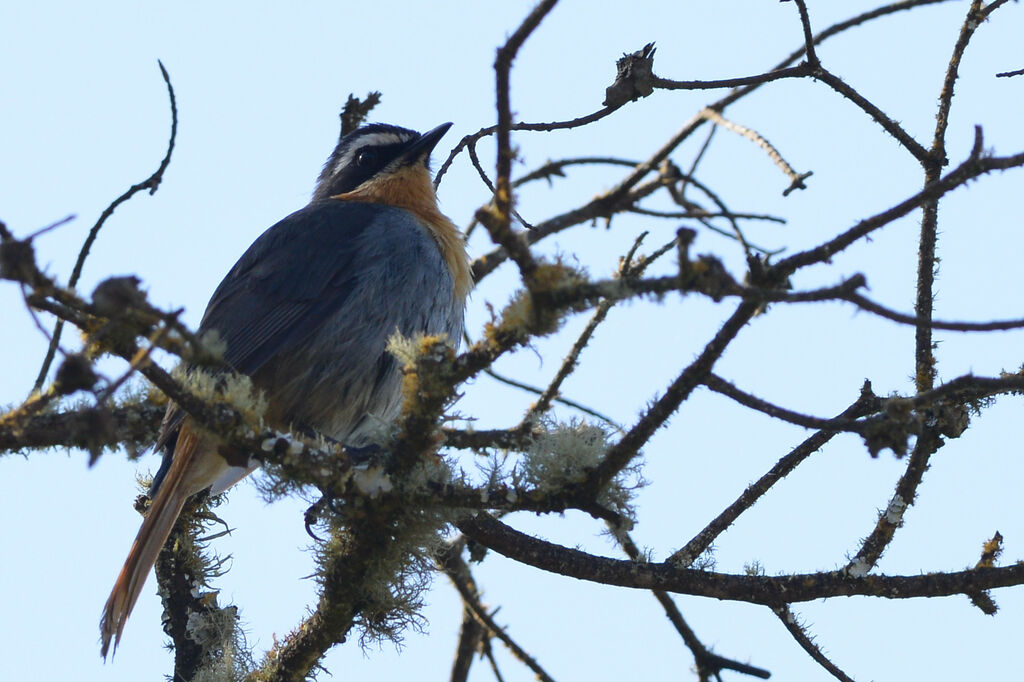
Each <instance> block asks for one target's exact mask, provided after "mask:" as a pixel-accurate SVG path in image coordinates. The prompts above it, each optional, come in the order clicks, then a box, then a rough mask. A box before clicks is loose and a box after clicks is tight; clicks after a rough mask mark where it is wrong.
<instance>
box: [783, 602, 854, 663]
mask: <svg viewBox="0 0 1024 682" xmlns="http://www.w3.org/2000/svg"><path fill="white" fill-rule="evenodd" d="M772 613H774V614H775V615H776V616H778V617H779V620H781V621H782V624H783V626H785V628H786V630H788V631H789V634H791V635H793V639H795V640H796V641H797V644H799V645H800V647H801V648H802V649H803V650H804V651H806V652H807V655H808V656H810V657H811V658H813V659H814V660H815V661H816V662H817V663H818V664H819V665H820V666H821V667H822V668H824V669H825V670H827V671H828V673H829V674H830V675H832V677H834V678H836V679H837V680H839V681H840V682H854V680H853V678H852V677H850V676H849V675H847V674H846V673H844V672H843V671H842V670H841V669H840V668H839V666H837V665H836V664H835V663H833V662H832V661H831V660H829V658H828V656H826V655H825V652H824V651H822V650H821V647H819V646H818V645H817V644H815V643H814V640H813V639H811V636H810V634H808V632H807V631H806V630H805V629H804V628H803V626H801V625H800V623H798V622H797V618H796V614H794V613H793V611H792V609H790V608H789V605H788V604H784V605H782V606H777V607H774V608H773V609H772Z"/></svg>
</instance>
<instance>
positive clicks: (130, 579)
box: [100, 426, 200, 658]
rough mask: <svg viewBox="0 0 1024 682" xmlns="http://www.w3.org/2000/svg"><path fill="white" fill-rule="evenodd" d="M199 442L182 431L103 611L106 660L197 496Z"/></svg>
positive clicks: (101, 624) (103, 643) (186, 430)
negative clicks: (194, 475)
mask: <svg viewBox="0 0 1024 682" xmlns="http://www.w3.org/2000/svg"><path fill="white" fill-rule="evenodd" d="M199 440H200V439H199V437H198V434H196V433H195V432H193V431H191V429H189V428H187V426H186V427H183V428H182V432H181V434H180V435H179V438H178V446H177V447H176V448H175V452H174V459H175V461H174V463H173V464H172V466H171V468H170V470H169V471H168V472H167V477H166V478H165V479H164V481H163V483H161V485H160V489H159V490H158V491H157V493H156V496H155V497H154V498H153V503H152V504H151V505H150V507H149V512H148V513H147V514H146V518H145V519H144V520H143V522H142V527H141V528H139V534H138V535H136V536H135V542H134V543H133V544H132V548H131V551H129V552H128V558H127V559H125V562H124V566H123V567H122V568H121V573H120V575H118V576H117V582H115V583H114V589H113V590H111V591H110V597H109V598H108V599H107V604H106V606H104V607H103V617H102V618H101V619H100V638H101V641H102V645H101V649H100V653H101V654H102V655H103V658H106V657H107V651H108V650H109V649H110V643H111V640H112V639H113V643H114V651H117V645H118V642H120V641H121V632H122V631H123V630H124V626H125V623H126V622H127V621H128V616H129V615H131V612H132V608H134V606H135V602H136V600H138V598H139V594H140V593H141V592H142V587H143V585H145V583H146V578H147V577H148V576H149V571H150V569H152V568H153V565H154V564H155V563H156V558H157V555H159V554H160V550H161V549H162V548H163V546H164V543H165V542H167V537H168V536H169V535H170V534H171V529H172V528H173V527H174V522H175V521H177V520H178V516H179V515H180V514H181V510H182V508H183V507H184V506H185V500H187V499H188V498H189V496H190V495H192V493H194V492H196V490H195V489H193V486H192V485H189V484H190V483H191V481H190V480H188V479H189V478H191V477H190V476H189V473H191V472H189V469H190V467H189V466H188V464H189V462H191V461H192V460H193V457H194V456H195V454H196V450H197V448H198V447H199V445H200V443H199ZM112 653H113V652H112Z"/></svg>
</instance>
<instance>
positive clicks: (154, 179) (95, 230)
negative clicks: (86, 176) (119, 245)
mask: <svg viewBox="0 0 1024 682" xmlns="http://www.w3.org/2000/svg"><path fill="white" fill-rule="evenodd" d="M157 64H158V65H159V66H160V74H161V75H162V76H163V79H164V83H166V84H167V96H168V97H169V98H170V101H171V135H170V139H169V140H168V142H167V153H166V154H164V158H163V160H161V161H160V165H159V166H158V167H157V169H156V171H155V172H154V173H153V174H152V175H150V176H149V177H148V178H146V179H145V180H143V181H142V182H140V183H138V184H135V185H132V186H131V187H129V188H128V190H127V191H126V192H125V193H124V194H122V195H121V196H119V197H118V198H117V199H114V201H113V202H111V204H110V205H109V206H107V208H106V209H104V211H103V213H101V214H100V217H99V219H98V220H97V221H96V224H95V225H93V226H92V229H91V230H89V235H88V236H87V237H86V239H85V242H84V243H83V244H82V248H81V250H80V251H79V252H78V259H77V260H76V261H75V267H74V268H73V269H72V271H71V277H70V278H69V279H68V285H67V286H68V288H69V289H74V288H75V285H76V284H78V279H79V277H81V276H82V268H83V267H84V266H85V259H86V257H88V255H89V250H90V249H91V248H92V245H93V242H95V241H96V237H97V236H98V235H99V232H100V228H102V227H103V224H104V223H105V222H107V218H109V217H110V216H112V215H113V214H114V211H115V210H117V207H118V206H120V205H121V204H123V203H124V202H126V201H128V200H129V199H131V198H132V197H133V196H135V195H136V194H138V193H139V192H141V191H142V190H144V189H148V190H149V193H150V194H155V193H156V190H157V188H158V187H159V186H160V182H161V181H162V180H163V177H164V171H165V170H167V166H168V165H169V164H170V163H171V153H172V152H173V151H174V140H175V137H176V136H177V134H178V103H177V101H176V100H175V98H174V87H173V86H172V85H171V77H170V75H169V74H168V73H167V69H165V68H164V65H163V62H161V61H159V60H158V61H157ZM63 329H64V321H63V320H57V323H56V325H54V328H53V336H52V337H51V338H50V346H49V348H48V349H47V351H46V357H45V358H44V359H43V365H42V367H40V368H39V375H38V376H37V377H36V382H35V385H34V386H33V389H32V390H33V391H38V390H39V389H40V388H42V386H43V382H45V381H46V375H47V374H48V373H49V372H50V365H51V364H52V363H53V358H54V355H55V354H56V352H57V347H58V346H59V345H60V336H61V332H62V331H63Z"/></svg>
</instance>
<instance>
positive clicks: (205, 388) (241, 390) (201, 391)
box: [173, 366, 267, 426]
mask: <svg viewBox="0 0 1024 682" xmlns="http://www.w3.org/2000/svg"><path fill="white" fill-rule="evenodd" d="M173 375H174V377H175V378H177V379H178V380H179V381H181V382H182V383H183V384H184V386H185V388H186V389H187V390H189V391H190V392H191V393H192V394H193V395H195V396H196V397H197V398H199V399H200V400H202V401H204V402H207V403H214V402H226V403H227V404H228V405H230V406H231V407H233V408H234V409H236V410H238V411H239V412H240V413H241V414H242V416H243V417H245V419H246V421H248V422H249V423H251V424H259V425H261V426H262V421H263V415H264V414H265V413H266V411H267V399H266V396H265V395H264V394H263V392H262V391H260V390H259V389H257V388H256V387H255V386H253V384H252V379H251V378H250V377H248V376H246V375H245V374H236V373H234V372H225V373H211V372H205V371H203V370H200V369H190V370H189V369H183V368H182V367H181V366H179V367H178V368H176V369H175V370H174V372H173Z"/></svg>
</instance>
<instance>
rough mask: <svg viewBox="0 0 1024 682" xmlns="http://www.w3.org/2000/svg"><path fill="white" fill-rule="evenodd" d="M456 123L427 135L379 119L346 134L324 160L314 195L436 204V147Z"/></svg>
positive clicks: (317, 198)
mask: <svg viewBox="0 0 1024 682" xmlns="http://www.w3.org/2000/svg"><path fill="white" fill-rule="evenodd" d="M451 125H452V124H451V123H443V124H441V125H439V126H438V127H436V128H434V129H433V130H431V131H430V132H427V133H423V134H422V135H421V134H420V133H418V132H416V131H415V130H409V129H408V128H400V127H398V126H393V125H386V124H383V123H373V124H371V125H367V126H363V127H362V128H359V129H358V130H355V131H353V132H351V133H349V134H348V135H345V136H344V137H342V138H341V139H340V140H339V141H338V146H337V147H335V148H334V151H333V152H332V153H331V156H330V158H328V159H327V163H326V164H324V169H323V171H321V173H320V178H319V179H318V180H317V183H316V189H315V190H314V191H313V201H323V200H325V199H343V200H344V199H348V200H353V201H368V202H372V203H381V204H390V205H394V206H402V207H406V208H412V207H418V205H422V203H423V202H429V203H432V204H434V205H436V201H437V199H436V196H435V194H434V186H433V183H432V180H431V176H430V152H432V151H433V149H434V147H435V146H436V145H437V143H438V142H439V141H440V140H441V138H442V137H443V136H444V134H445V133H446V132H448V129H449V128H450V127H451ZM410 204H412V206H410Z"/></svg>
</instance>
